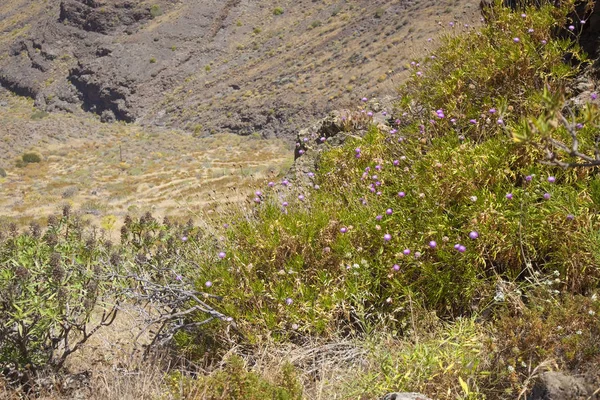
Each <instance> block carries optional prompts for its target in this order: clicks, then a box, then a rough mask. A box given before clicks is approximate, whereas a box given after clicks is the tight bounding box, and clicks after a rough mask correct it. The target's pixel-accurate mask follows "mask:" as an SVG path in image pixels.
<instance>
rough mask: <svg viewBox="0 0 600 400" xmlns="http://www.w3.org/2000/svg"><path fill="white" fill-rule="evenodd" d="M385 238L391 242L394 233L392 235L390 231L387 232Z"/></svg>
mask: <svg viewBox="0 0 600 400" xmlns="http://www.w3.org/2000/svg"><path fill="white" fill-rule="evenodd" d="M383 240H385V241H386V242H389V241H390V240H392V235H390V234H389V233H386V234H385V235H383Z"/></svg>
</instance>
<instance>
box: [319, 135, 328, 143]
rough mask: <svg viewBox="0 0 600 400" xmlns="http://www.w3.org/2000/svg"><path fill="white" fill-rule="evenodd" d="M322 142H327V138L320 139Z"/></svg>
mask: <svg viewBox="0 0 600 400" xmlns="http://www.w3.org/2000/svg"><path fill="white" fill-rule="evenodd" d="M319 140H320V141H321V143H323V142H324V141H326V140H327V138H326V137H325V136H323V137H322V138H321V139H319Z"/></svg>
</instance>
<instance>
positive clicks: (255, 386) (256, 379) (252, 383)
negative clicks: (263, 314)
mask: <svg viewBox="0 0 600 400" xmlns="http://www.w3.org/2000/svg"><path fill="white" fill-rule="evenodd" d="M172 381H173V388H172V390H173V392H174V393H181V392H182V387H181V383H180V382H181V381H182V376H181V375H180V374H178V373H173V374H172ZM183 381H184V382H185V384H184V387H183V396H184V397H185V398H202V399H206V400H225V399H247V400H263V399H273V400H301V399H302V386H301V385H300V383H299V381H298V378H297V377H296V373H295V370H294V367H293V366H292V365H290V364H285V365H284V366H283V368H282V370H281V372H280V373H279V374H278V375H277V376H276V377H275V379H274V381H270V380H267V379H265V378H264V377H262V376H261V375H259V374H258V373H256V372H253V371H249V370H248V369H247V367H246V365H245V363H244V360H243V359H242V358H240V357H239V356H235V355H234V356H230V357H229V358H228V359H227V360H226V363H225V366H224V367H223V368H222V369H220V370H218V371H216V372H214V373H212V374H211V375H208V376H205V377H199V378H198V379H189V378H188V379H183Z"/></svg>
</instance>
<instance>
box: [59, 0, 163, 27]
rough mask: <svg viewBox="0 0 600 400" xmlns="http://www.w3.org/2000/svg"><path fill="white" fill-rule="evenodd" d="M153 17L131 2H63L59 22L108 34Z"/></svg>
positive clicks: (66, 0) (126, 0)
mask: <svg viewBox="0 0 600 400" xmlns="http://www.w3.org/2000/svg"><path fill="white" fill-rule="evenodd" d="M151 17H152V15H151V14H150V10H149V9H148V8H142V7H137V6H136V4H135V2H133V1H130V0H125V1H110V2H109V1H106V0H104V1H101V0H96V1H95V0H63V1H62V2H61V4H60V17H59V21H60V22H63V23H69V24H71V25H73V26H76V27H78V28H80V29H83V30H86V31H90V32H98V33H103V34H107V33H109V32H111V31H112V30H114V29H115V28H117V27H121V26H129V25H132V24H134V23H136V22H140V21H143V20H147V19H150V18H151Z"/></svg>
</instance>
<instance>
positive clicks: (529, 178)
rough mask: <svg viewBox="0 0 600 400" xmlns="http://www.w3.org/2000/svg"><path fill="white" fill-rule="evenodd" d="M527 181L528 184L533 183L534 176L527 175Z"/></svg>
mask: <svg viewBox="0 0 600 400" xmlns="http://www.w3.org/2000/svg"><path fill="white" fill-rule="evenodd" d="M525 180H526V181H527V182H531V181H532V180H533V176H532V175H527V176H526V177H525Z"/></svg>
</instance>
